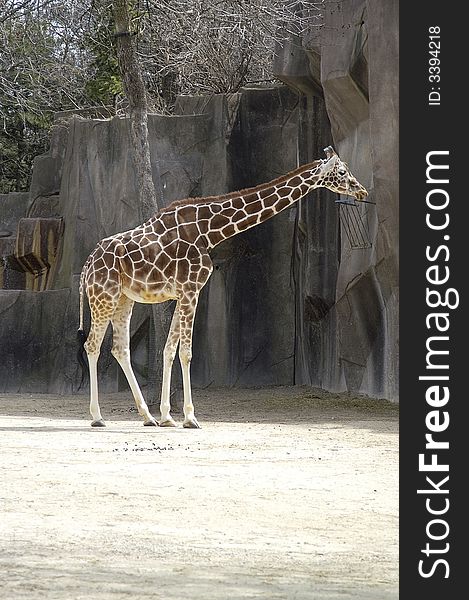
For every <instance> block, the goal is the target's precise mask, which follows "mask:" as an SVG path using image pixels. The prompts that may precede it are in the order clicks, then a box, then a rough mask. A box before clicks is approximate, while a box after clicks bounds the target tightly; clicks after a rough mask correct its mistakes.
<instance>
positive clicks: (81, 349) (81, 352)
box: [77, 262, 88, 391]
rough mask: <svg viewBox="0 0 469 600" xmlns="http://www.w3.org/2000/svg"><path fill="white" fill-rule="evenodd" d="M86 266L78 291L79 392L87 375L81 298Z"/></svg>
mask: <svg viewBox="0 0 469 600" xmlns="http://www.w3.org/2000/svg"><path fill="white" fill-rule="evenodd" d="M87 266H88V262H86V264H85V266H84V267H83V270H82V272H81V275H80V291H79V295H80V325H79V329H78V331H77V341H78V350H77V360H78V364H79V365H80V367H81V380H80V385H79V386H78V390H80V388H81V387H82V385H83V382H84V381H85V377H86V374H87V373H88V364H87V362H86V359H85V356H86V351H85V342H86V339H87V337H88V336H87V335H86V333H85V330H84V329H83V296H84V293H85V273H86V267H87ZM78 390H77V391H78Z"/></svg>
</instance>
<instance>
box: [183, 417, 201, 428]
mask: <svg viewBox="0 0 469 600" xmlns="http://www.w3.org/2000/svg"><path fill="white" fill-rule="evenodd" d="M182 426H183V427H185V428H186V429H200V425H199V422H198V421H197V419H196V418H195V417H192V419H187V420H186V421H184V423H183V424H182Z"/></svg>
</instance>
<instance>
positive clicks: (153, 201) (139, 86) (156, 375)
mask: <svg viewBox="0 0 469 600" xmlns="http://www.w3.org/2000/svg"><path fill="white" fill-rule="evenodd" d="M127 2H128V0H113V3H112V9H113V13H114V22H115V37H116V45H117V58H118V61H119V69H120V73H121V77H122V82H123V85H124V92H125V95H126V97H127V101H128V103H129V117H130V136H131V144H132V152H133V159H134V166H135V176H136V190H137V193H138V196H139V203H138V204H139V210H140V217H141V219H140V220H141V221H146V220H147V219H149V218H150V217H151V216H153V215H154V214H155V213H156V212H157V211H158V210H159V209H161V208H163V206H164V202H163V197H162V193H161V191H162V190H161V182H160V174H159V169H158V161H155V162H156V174H155V175H156V177H155V179H156V180H155V181H154V180H153V176H152V164H151V154H150V144H149V141H148V100H147V93H146V89H145V84H144V81H143V77H142V72H141V69H140V64H139V61H138V57H137V53H136V51H135V48H134V45H133V43H132V32H131V31H130V18H129V10H128V4H127ZM171 316H172V311H170V310H168V307H167V305H166V304H164V305H161V304H154V305H152V310H151V319H150V321H151V325H150V331H149V336H150V339H149V348H148V354H149V357H148V361H149V369H148V388H149V391H148V404H149V405H150V406H151V405H154V404H156V403H157V401H158V398H159V396H158V391H157V388H158V387H161V381H162V376H163V348H164V342H165V340H166V336H167V335H168V331H169V326H170V324H171ZM179 381H180V377H175V378H173V384H175V383H178V382H179ZM171 391H172V396H173V398H174V400H176V399H177V398H178V394H177V393H176V392H175V391H174V387H173V385H172V386H171Z"/></svg>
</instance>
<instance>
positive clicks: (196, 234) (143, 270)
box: [78, 146, 368, 428]
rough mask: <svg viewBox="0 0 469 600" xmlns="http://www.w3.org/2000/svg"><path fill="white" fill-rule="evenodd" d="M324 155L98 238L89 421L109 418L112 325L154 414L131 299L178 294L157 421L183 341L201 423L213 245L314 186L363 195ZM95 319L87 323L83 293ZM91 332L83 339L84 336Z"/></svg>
mask: <svg viewBox="0 0 469 600" xmlns="http://www.w3.org/2000/svg"><path fill="white" fill-rule="evenodd" d="M325 153H326V158H325V159H324V160H317V161H314V162H312V163H310V164H308V165H304V166H302V167H299V168H297V169H295V170H294V171H291V172H290V173H287V174H286V175H284V176H282V177H279V178H278V179H274V180H273V181H270V182H269V183H265V184H262V185H259V186H257V187H253V188H249V189H246V190H241V191H238V192H231V193H229V194H223V195H221V196H211V197H207V198H189V199H186V200H178V201H176V202H173V203H172V204H170V205H169V206H168V207H167V208H165V209H163V210H161V211H160V212H159V213H157V214H156V215H155V216H154V217H152V218H150V219H149V220H148V221H146V222H145V223H143V224H142V225H139V226H138V227H136V228H135V229H132V230H130V231H125V232H124V233H118V234H116V235H113V236H111V237H108V238H105V239H103V240H101V241H100V242H99V243H98V245H97V246H96V248H95V249H94V250H93V252H92V253H91V254H90V256H89V257H88V259H87V261H86V262H85V265H84V267H83V270H82V272H81V277H80V329H79V332H78V333H79V336H78V337H79V340H80V343H81V345H82V346H83V347H84V349H85V350H86V353H87V355H88V365H89V374H90V412H91V416H92V419H93V421H92V423H91V424H92V426H94V427H100V426H101V427H102V426H104V421H103V418H102V416H101V411H100V408H99V403H98V382H97V381H98V380H97V362H98V357H99V352H100V348H101V343H102V340H103V337H104V334H105V332H106V329H107V327H108V325H109V322H111V323H112V328H113V346H112V354H113V356H114V357H115V358H116V359H117V361H118V362H119V364H120V366H121V367H122V370H123V371H124V373H125V376H126V378H127V380H128V382H129V385H130V388H131V390H132V394H133V396H134V398H135V402H136V405H137V409H138V412H139V414H140V415H141V416H142V417H143V419H144V424H145V425H157V422H156V420H155V419H154V417H153V416H152V415H151V414H150V412H149V410H148V407H147V405H146V403H145V400H144V398H143V395H142V392H141V391H140V388H139V385H138V383H137V380H136V378H135V375H134V373H133V370H132V366H131V363H130V350H129V343H130V335H129V329H130V318H131V315H132V308H133V305H134V302H144V303H158V302H165V301H166V300H176V308H175V311H174V314H173V318H172V322H171V327H170V330H169V334H168V339H167V341H166V345H165V348H164V358H163V382H162V390H161V403H160V412H161V419H160V422H159V425H160V426H175V422H174V420H173V418H172V417H171V415H170V381H171V370H172V364H173V361H174V357H175V355H176V351H177V349H178V346H179V358H180V362H181V369H182V379H183V388H184V422H183V425H184V427H192V428H195V427H199V424H198V422H197V419H196V418H195V414H194V405H193V403H192V394H191V384H190V363H191V357H192V331H193V324H194V317H195V311H196V308H197V301H198V298H199V294H200V291H201V289H202V288H203V286H204V285H205V284H206V283H207V281H208V278H209V277H210V274H211V273H212V269H213V266H212V261H211V259H210V251H211V249H212V248H214V247H215V246H216V245H217V244H219V243H220V242H223V241H224V240H226V239H227V238H229V237H232V236H234V235H236V234H237V233H240V232H242V231H246V229H249V228H251V227H254V226H256V225H258V224H259V223H262V222H264V221H266V220H267V219H270V218H271V217H274V216H275V215H276V214H278V213H279V212H280V211H282V210H284V209H286V208H288V207H289V206H292V205H293V204H294V203H295V202H297V201H298V200H299V199H300V198H302V197H303V196H305V195H306V194H307V193H308V192H310V191H311V190H312V189H314V188H318V187H326V188H328V189H330V190H332V191H333V192H337V193H339V194H347V195H350V196H353V197H354V198H356V199H357V200H363V199H364V198H365V197H366V196H367V195H368V193H367V191H366V189H365V188H364V187H363V186H362V185H361V184H360V183H359V182H358V181H357V179H356V178H355V177H354V176H353V175H352V174H351V172H350V170H349V168H348V167H347V165H346V164H345V163H344V162H342V161H341V160H340V158H339V157H338V156H337V154H336V153H335V152H334V150H333V149H332V148H331V147H330V146H329V147H328V148H326V149H325ZM85 293H86V296H87V298H88V303H89V307H90V311H91V327H90V331H89V334H88V338H86V335H85V334H84V331H83V298H84V294H85ZM85 340H86V341H85Z"/></svg>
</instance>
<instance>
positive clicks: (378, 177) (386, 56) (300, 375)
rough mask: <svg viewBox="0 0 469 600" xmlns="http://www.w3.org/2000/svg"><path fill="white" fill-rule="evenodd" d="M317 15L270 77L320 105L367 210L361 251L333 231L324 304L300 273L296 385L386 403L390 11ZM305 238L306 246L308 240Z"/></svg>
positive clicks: (391, 274)
mask: <svg viewBox="0 0 469 600" xmlns="http://www.w3.org/2000/svg"><path fill="white" fill-rule="evenodd" d="M325 11H326V15H325V23H324V25H323V26H322V27H321V28H317V29H312V30H311V31H310V32H309V35H305V37H304V38H303V39H302V40H299V39H292V40H291V43H290V44H287V45H285V46H284V47H283V48H282V49H279V53H278V57H277V60H276V64H275V71H276V74H277V76H278V77H279V79H282V80H283V81H284V82H286V83H288V84H289V85H290V86H292V87H295V88H297V89H299V90H301V92H302V93H303V94H305V95H306V97H307V98H308V100H309V101H312V99H313V98H315V97H316V96H320V97H322V98H324V102H325V106H326V110H327V114H328V117H329V120H330V124H331V133H332V138H333V140H334V145H335V147H336V149H337V151H338V152H339V154H340V156H341V157H342V158H343V159H344V160H346V161H347V162H348V163H349V165H350V167H351V168H352V171H353V172H354V173H355V174H356V175H357V177H358V178H359V180H360V181H361V182H362V183H363V184H364V185H365V186H366V187H367V188H368V189H369V190H370V198H369V199H370V200H371V201H374V202H376V207H375V208H372V207H370V206H368V207H364V208H363V209H362V210H363V214H365V212H366V218H367V220H368V225H369V230H370V235H371V240H372V246H371V248H364V249H356V248H351V247H350V245H349V244H348V242H347V240H346V238H345V236H344V235H343V234H344V232H343V230H342V232H341V233H342V240H341V251H340V256H339V261H340V265H339V268H338V272H337V278H336V287H335V291H334V294H335V297H334V299H333V301H331V296H330V293H332V288H329V294H328V293H322V294H321V293H319V294H316V291H315V286H314V285H313V286H311V284H310V282H309V281H308V280H307V277H306V276H305V272H303V275H304V277H303V278H301V277H299V279H300V281H302V282H303V283H300V288H301V285H303V286H304V290H303V291H302V290H300V291H299V294H298V301H299V303H300V305H299V307H298V313H297V314H298V319H297V320H299V327H300V328H301V327H303V331H304V332H305V334H304V335H301V336H299V337H298V338H297V346H299V347H298V351H297V353H296V356H297V359H298V362H299V364H298V368H297V370H296V373H297V377H296V379H297V381H298V382H301V381H305V382H310V383H313V384H316V385H321V386H322V387H325V388H327V389H333V390H343V389H346V390H351V391H358V392H364V393H367V394H370V395H373V396H378V397H385V398H389V399H393V400H396V399H397V398H398V298H399V296H398V231H399V230H398V215H399V204H398V181H399V170H398V165H399V160H398V100H399V98H398V93H399V86H398V2H397V1H394V0H389V1H384V0H368V1H365V0H344V1H343V2H340V3H339V2H334V3H325ZM306 222H307V223H308V219H306ZM315 222H316V223H317V222H318V221H317V220H316V221H315ZM322 224H323V225H324V226H326V227H327V223H326V222H325V221H322ZM307 231H308V234H307V235H306V237H305V240H306V241H305V242H304V243H305V244H306V246H308V245H309V244H311V243H314V240H315V239H316V240H317V235H318V234H317V233H316V234H315V233H314V231H312V230H311V228H308V227H307ZM328 239H329V240H332V237H329V238H328ZM307 256H308V251H307V249H306V257H307ZM329 256H330V257H331V253H330V251H329ZM307 262H308V258H306V262H304V261H303V265H306V264H307ZM326 264H328V265H329V266H330V262H329V261H326ZM315 267H316V268H320V266H319V265H315ZM333 279H334V276H333V275H332V277H331V281H332V280H333ZM322 281H323V282H324V284H325V282H326V281H327V277H326V278H323V279H322ZM308 289H309V291H308ZM317 296H319V299H318V298H317ZM307 298H309V299H308V300H307ZM323 300H325V301H326V302H325V304H324V303H323ZM301 303H303V305H302V304H301ZM312 305H313V306H312ZM308 314H310V315H312V317H311V318H308ZM314 357H317V358H316V359H315V358H314Z"/></svg>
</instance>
